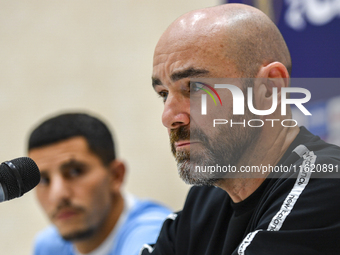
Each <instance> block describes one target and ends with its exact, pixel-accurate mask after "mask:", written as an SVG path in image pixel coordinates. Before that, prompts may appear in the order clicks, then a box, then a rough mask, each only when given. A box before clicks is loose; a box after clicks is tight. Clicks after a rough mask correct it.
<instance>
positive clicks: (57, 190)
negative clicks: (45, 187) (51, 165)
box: [49, 176, 72, 203]
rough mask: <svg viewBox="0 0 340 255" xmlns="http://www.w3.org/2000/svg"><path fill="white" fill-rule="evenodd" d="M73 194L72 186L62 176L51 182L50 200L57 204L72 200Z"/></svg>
mask: <svg viewBox="0 0 340 255" xmlns="http://www.w3.org/2000/svg"><path fill="white" fill-rule="evenodd" d="M71 194H72V189H71V186H70V185H69V184H68V182H67V180H65V179H64V178H63V177H62V176H56V177H54V178H53V179H52V181H51V188H50V192H49V199H50V200H51V201H54V202H56V203H59V202H60V201H63V200H67V199H70V197H71Z"/></svg>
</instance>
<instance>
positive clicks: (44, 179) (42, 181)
mask: <svg viewBox="0 0 340 255" xmlns="http://www.w3.org/2000/svg"><path fill="white" fill-rule="evenodd" d="M49 183H50V178H48V177H45V176H41V177H40V182H39V184H41V185H44V186H46V185H48V184H49Z"/></svg>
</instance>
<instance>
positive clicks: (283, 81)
mask: <svg viewBox="0 0 340 255" xmlns="http://www.w3.org/2000/svg"><path fill="white" fill-rule="evenodd" d="M256 78H259V79H263V80H264V81H266V82H265V83H264V85H265V86H266V90H267V91H266V96H267V97H270V96H271V95H272V93H273V88H274V87H276V88H277V92H278V93H280V92H281V88H283V87H288V86H289V73H288V71H287V68H286V67H285V66H284V65H283V64H282V63H280V62H272V63H270V64H268V65H266V66H261V68H260V71H259V72H258V74H257V77H256Z"/></svg>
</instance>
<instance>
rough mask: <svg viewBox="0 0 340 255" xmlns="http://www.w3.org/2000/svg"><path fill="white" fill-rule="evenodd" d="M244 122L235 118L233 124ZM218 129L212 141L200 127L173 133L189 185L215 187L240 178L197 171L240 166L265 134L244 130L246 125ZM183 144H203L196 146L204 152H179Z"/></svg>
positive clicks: (179, 165) (180, 166)
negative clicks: (215, 167)
mask: <svg viewBox="0 0 340 255" xmlns="http://www.w3.org/2000/svg"><path fill="white" fill-rule="evenodd" d="M251 115H252V114H250V113H249V112H248V113H247V114H246V115H245V116H244V117H245V119H246V120H247V119H250V116H251ZM241 119H242V120H243V118H242V117H240V116H234V118H233V121H234V122H241ZM216 128H217V129H218V132H217V133H216V134H215V135H214V137H212V138H209V137H208V135H206V134H205V133H204V132H203V131H202V130H201V129H200V128H198V127H195V128H194V127H190V129H189V127H188V126H181V127H179V128H178V129H174V130H171V133H170V143H171V150H172V153H173V155H174V156H175V158H176V161H177V169H178V173H179V175H180V177H181V178H182V180H183V181H184V182H185V183H187V184H190V185H196V186H205V185H206V186H213V185H216V183H218V182H220V181H222V180H223V179H224V178H235V177H237V175H231V174H230V173H223V172H222V173H217V172H215V173H209V172H208V171H206V172H202V171H201V172H200V171H196V168H195V167H196V166H199V167H202V168H204V167H205V166H206V167H208V166H216V165H219V166H221V167H223V166H228V165H230V166H236V165H237V164H238V163H239V161H240V159H241V157H242V156H243V155H244V154H245V152H246V151H247V149H249V148H252V145H254V144H255V143H256V142H257V140H258V138H259V135H260V132H261V128H252V127H249V126H245V127H243V125H236V126H233V127H229V126H227V125H221V126H219V127H216ZM179 140H190V141H199V142H200V143H201V146H199V145H193V146H197V147H198V146H199V147H200V149H191V146H190V151H188V150H184V149H180V150H176V148H175V145H174V143H175V142H176V141H179ZM201 147H203V148H201Z"/></svg>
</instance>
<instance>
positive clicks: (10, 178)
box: [0, 157, 40, 202]
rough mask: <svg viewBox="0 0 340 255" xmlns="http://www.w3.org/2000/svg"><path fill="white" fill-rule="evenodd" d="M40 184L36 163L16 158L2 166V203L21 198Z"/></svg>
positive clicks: (0, 168) (0, 166) (23, 158)
mask: <svg viewBox="0 0 340 255" xmlns="http://www.w3.org/2000/svg"><path fill="white" fill-rule="evenodd" d="M39 182H40V171H39V168H38V166H37V165H36V163H35V162H34V161H33V160H32V159H30V158H28V157H22V158H16V159H13V160H11V161H5V162H3V163H2V164H1V165H0V202H3V201H7V200H11V199H13V198H16V197H21V196H22V195H23V194H24V193H26V192H27V191H30V190H31V189H33V188H34V187H35V186H37V185H38V183H39Z"/></svg>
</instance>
